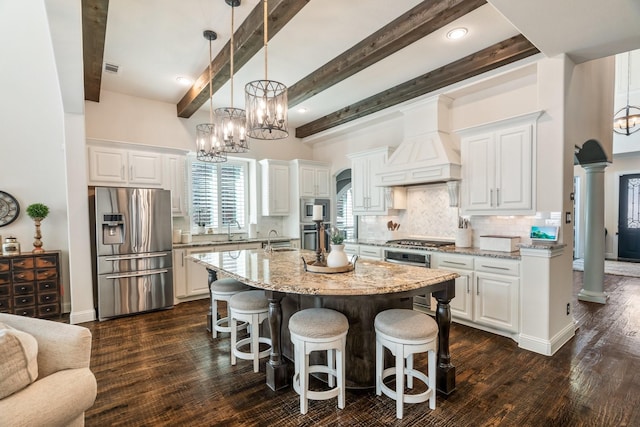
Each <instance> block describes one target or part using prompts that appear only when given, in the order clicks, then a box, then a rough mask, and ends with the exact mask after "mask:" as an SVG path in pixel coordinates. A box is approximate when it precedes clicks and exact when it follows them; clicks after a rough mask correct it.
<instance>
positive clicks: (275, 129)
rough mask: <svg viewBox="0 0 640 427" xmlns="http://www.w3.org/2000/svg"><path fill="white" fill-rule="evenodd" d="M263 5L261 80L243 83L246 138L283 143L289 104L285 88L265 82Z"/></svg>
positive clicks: (266, 57)
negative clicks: (277, 140) (262, 69)
mask: <svg viewBox="0 0 640 427" xmlns="http://www.w3.org/2000/svg"><path fill="white" fill-rule="evenodd" d="M263 5H264V24H263V25H264V31H263V35H264V80H255V81H252V82H249V83H247V85H246V86H245V88H244V91H245V94H244V95H245V96H244V99H245V105H244V107H245V110H246V114H247V126H246V128H247V135H248V136H250V137H251V138H254V139H283V138H286V137H287V136H289V131H288V130H287V129H288V123H287V116H288V109H289V102H288V97H287V87H286V86H285V85H284V84H282V83H280V82H276V81H273V80H269V79H268V78H267V59H268V53H267V41H268V40H269V37H268V35H267V30H268V27H267V23H268V21H267V10H268V6H267V0H264V1H263Z"/></svg>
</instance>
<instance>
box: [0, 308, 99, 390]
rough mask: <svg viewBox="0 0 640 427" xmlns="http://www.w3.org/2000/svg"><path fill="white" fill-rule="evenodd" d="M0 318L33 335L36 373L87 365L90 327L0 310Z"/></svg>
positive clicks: (89, 352)
mask: <svg viewBox="0 0 640 427" xmlns="http://www.w3.org/2000/svg"><path fill="white" fill-rule="evenodd" d="M0 322H2V323H6V324H7V325H9V326H11V327H13V328H15V329H18V330H21V331H24V332H27V333H29V334H31V335H33V336H34V337H35V339H36V341H38V377H39V378H42V377H46V376H47V375H50V374H52V373H54V372H57V371H60V370H62V369H74V368H88V367H89V362H90V360H91V331H89V329H87V328H85V327H83V326H78V325H69V324H67V323H60V322H54V321H51V320H44V319H35V318H31V317H22V316H16V315H13V314H5V313H0Z"/></svg>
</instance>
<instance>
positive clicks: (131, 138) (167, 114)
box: [85, 90, 312, 160]
mask: <svg viewBox="0 0 640 427" xmlns="http://www.w3.org/2000/svg"><path fill="white" fill-rule="evenodd" d="M85 117H86V133H87V138H88V139H99V140H105V141H117V142H125V143H132V144H139V145H148V146H155V147H162V148H175V149H178V150H183V151H194V149H195V142H194V141H195V133H196V132H195V129H196V125H197V124H199V123H207V122H209V113H208V111H202V110H199V111H198V112H196V113H195V114H194V115H193V116H192V117H190V118H188V119H183V118H180V117H178V116H177V113H176V105H175V104H169V103H166V102H160V101H153V100H150V99H144V98H137V97H134V96H129V95H123V94H121V93H116V92H109V91H105V90H103V91H102V92H100V102H99V103H98V102H92V101H86V102H85ZM294 132H295V130H294V129H292V130H291V135H290V136H289V138H287V139H285V140H277V141H258V140H253V139H250V140H249V148H250V151H249V152H248V153H247V154H242V155H239V157H248V158H253V159H258V160H260V159H265V158H268V159H281V160H292V159H297V158H300V159H311V156H312V150H311V148H310V147H309V146H308V145H305V144H303V143H302V142H301V141H300V140H299V139H297V138H295V136H294V135H293V134H294Z"/></svg>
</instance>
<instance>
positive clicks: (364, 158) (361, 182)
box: [347, 147, 391, 215]
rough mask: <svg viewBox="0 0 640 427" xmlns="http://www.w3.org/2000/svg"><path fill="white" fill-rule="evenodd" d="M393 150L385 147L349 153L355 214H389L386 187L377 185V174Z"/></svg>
mask: <svg viewBox="0 0 640 427" xmlns="http://www.w3.org/2000/svg"><path fill="white" fill-rule="evenodd" d="M389 154H391V150H390V148H389V147H383V148H379V149H375V150H371V151H366V152H360V153H354V154H349V155H348V156H347V157H349V158H350V159H351V188H352V193H353V214H354V215H387V213H388V211H387V204H386V203H385V201H386V197H385V188H384V187H376V186H375V174H376V173H377V172H379V171H380V170H381V169H382V166H383V165H384V164H385V163H386V161H387V159H388V157H389Z"/></svg>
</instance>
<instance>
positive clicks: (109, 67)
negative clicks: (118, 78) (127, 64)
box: [104, 62, 120, 74]
mask: <svg viewBox="0 0 640 427" xmlns="http://www.w3.org/2000/svg"><path fill="white" fill-rule="evenodd" d="M119 68H120V66H119V65H116V64H109V63H108V62H105V63H104V70H105V71H107V72H109V73H114V74H118V69H119Z"/></svg>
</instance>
